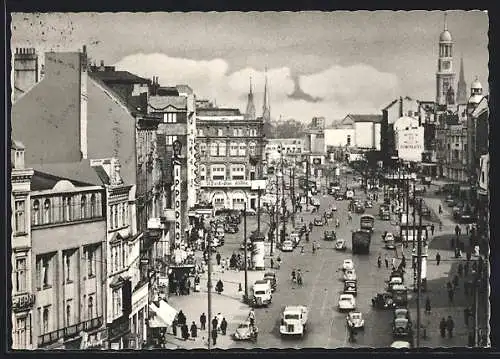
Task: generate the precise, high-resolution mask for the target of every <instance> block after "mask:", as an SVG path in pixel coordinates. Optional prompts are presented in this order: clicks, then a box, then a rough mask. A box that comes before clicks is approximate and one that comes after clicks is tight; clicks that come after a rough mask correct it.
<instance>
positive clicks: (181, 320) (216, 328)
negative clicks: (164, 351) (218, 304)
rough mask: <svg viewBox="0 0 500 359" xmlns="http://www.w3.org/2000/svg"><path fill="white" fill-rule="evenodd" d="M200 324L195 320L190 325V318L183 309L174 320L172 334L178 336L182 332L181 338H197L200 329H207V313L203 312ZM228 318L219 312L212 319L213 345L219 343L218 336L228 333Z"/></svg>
mask: <svg viewBox="0 0 500 359" xmlns="http://www.w3.org/2000/svg"><path fill="white" fill-rule="evenodd" d="M199 322H200V323H199V326H198V325H197V324H196V322H195V321H194V320H193V321H191V325H190V326H189V327H188V325H187V323H188V320H187V318H186V315H185V314H184V313H183V311H182V310H180V311H179V313H177V316H176V317H175V319H174V321H173V322H172V334H173V335H174V336H175V337H177V335H178V333H179V332H180V339H182V340H189V339H191V340H195V339H196V338H197V337H198V331H205V330H207V316H206V314H205V313H201V315H200V318H199ZM227 326H228V323H227V320H226V318H225V317H224V316H223V315H222V314H221V313H217V315H215V316H214V317H213V319H212V323H211V334H210V335H211V338H210V339H211V341H212V344H213V345H217V337H218V335H219V334H221V335H226V333H227Z"/></svg>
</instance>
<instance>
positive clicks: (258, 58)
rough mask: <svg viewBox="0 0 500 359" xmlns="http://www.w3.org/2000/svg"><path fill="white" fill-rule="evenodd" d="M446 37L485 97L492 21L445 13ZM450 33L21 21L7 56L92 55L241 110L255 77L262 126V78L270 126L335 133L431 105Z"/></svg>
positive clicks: (366, 19)
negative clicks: (350, 121)
mask: <svg viewBox="0 0 500 359" xmlns="http://www.w3.org/2000/svg"><path fill="white" fill-rule="evenodd" d="M447 26H448V30H449V31H450V32H451V34H452V37H453V41H454V50H453V51H454V63H453V66H454V69H455V72H456V80H457V81H458V74H459V66H460V57H463V60H464V70H465V80H466V82H467V86H468V87H469V86H470V84H471V82H472V81H473V80H474V78H475V77H476V76H477V77H478V79H479V81H480V82H481V83H482V85H483V87H484V92H485V93H487V92H488V84H487V82H488V14H487V13H486V12H482V11H447ZM443 27H444V12H442V11H356V12H348V11H336V12H247V13H240V12H219V13H217V12H211V13H200V12H191V13H162V12H157V13H45V14H43V13H36V14H31V13H30V14H28V13H15V14H12V23H11V31H12V38H11V47H12V48H16V47H34V48H35V49H36V50H37V51H38V52H39V54H43V53H44V52H47V51H78V50H81V49H82V46H83V45H86V46H87V52H88V54H89V57H90V58H91V61H92V62H96V63H97V64H99V63H100V62H101V60H102V61H104V63H105V64H106V65H115V66H116V68H117V70H127V71H130V72H132V73H134V74H136V75H139V76H142V77H146V78H152V77H153V76H158V77H159V82H160V85H162V86H173V85H176V84H187V85H189V86H190V87H191V88H192V89H193V90H194V92H195V93H196V96H197V98H199V99H209V100H212V101H214V102H215V103H216V104H217V105H218V106H219V107H230V108H239V109H240V110H242V111H244V110H245V108H246V101H247V93H248V91H249V87H250V85H249V82H250V78H251V81H252V84H253V92H254V97H255V106H256V109H257V115H261V113H262V102H263V91H264V79H265V74H266V68H267V76H268V82H269V88H270V102H271V116H272V118H274V119H279V118H282V119H289V118H293V119H296V120H299V121H301V122H304V123H308V122H310V120H311V119H312V117H315V116H324V117H325V118H326V120H327V123H331V122H332V121H338V120H340V119H342V118H344V117H345V116H346V115H347V114H348V113H356V114H380V113H381V109H382V108H384V107H385V106H386V105H387V104H389V103H390V102H391V101H392V100H393V99H395V98H398V97H399V96H410V97H412V98H415V99H418V100H425V101H429V100H430V101H432V100H434V99H435V91H436V75H435V73H436V67H437V59H438V56H437V55H438V39H439V35H440V33H441V32H442V30H443ZM41 62H42V63H43V55H42V58H41ZM455 92H456V91H455Z"/></svg>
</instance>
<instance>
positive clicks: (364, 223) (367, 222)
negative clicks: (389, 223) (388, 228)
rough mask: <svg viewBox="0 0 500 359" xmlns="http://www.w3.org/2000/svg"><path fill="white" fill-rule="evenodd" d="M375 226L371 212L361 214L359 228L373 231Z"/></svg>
mask: <svg viewBox="0 0 500 359" xmlns="http://www.w3.org/2000/svg"><path fill="white" fill-rule="evenodd" d="M374 226H375V217H373V216H372V215H371V214H363V215H362V216H361V218H360V219H359V227H360V228H361V229H364V230H367V231H370V232H373V227H374Z"/></svg>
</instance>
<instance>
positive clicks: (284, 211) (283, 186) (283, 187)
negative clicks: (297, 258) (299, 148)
mask: <svg viewBox="0 0 500 359" xmlns="http://www.w3.org/2000/svg"><path fill="white" fill-rule="evenodd" d="M282 151H283V150H282ZM281 193H282V197H281V206H282V208H283V220H282V222H283V237H282V239H283V240H284V239H285V233H286V222H285V214H286V202H285V169H284V167H283V152H281ZM280 242H281V241H280Z"/></svg>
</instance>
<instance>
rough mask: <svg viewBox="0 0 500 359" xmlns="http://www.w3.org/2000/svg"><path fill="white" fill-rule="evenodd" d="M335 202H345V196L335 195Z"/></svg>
mask: <svg viewBox="0 0 500 359" xmlns="http://www.w3.org/2000/svg"><path fill="white" fill-rule="evenodd" d="M335 200H336V201H343V200H345V195H344V194H343V193H337V194H336V195H335Z"/></svg>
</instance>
